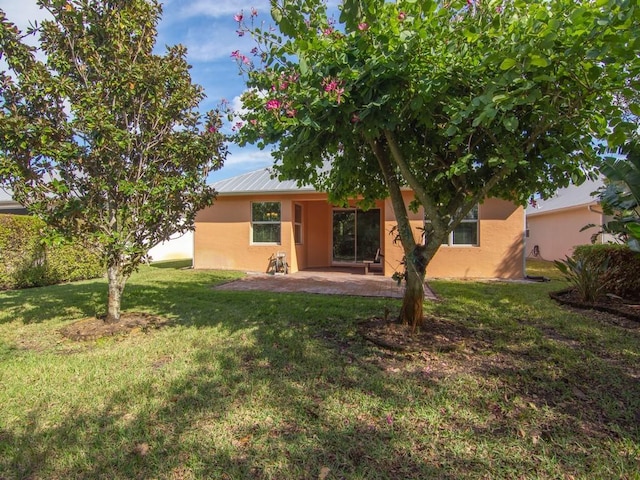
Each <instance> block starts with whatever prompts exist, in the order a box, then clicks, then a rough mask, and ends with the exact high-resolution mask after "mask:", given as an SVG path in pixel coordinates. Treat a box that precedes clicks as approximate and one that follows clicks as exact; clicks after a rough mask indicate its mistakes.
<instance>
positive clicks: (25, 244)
mask: <svg viewBox="0 0 640 480" xmlns="http://www.w3.org/2000/svg"><path fill="white" fill-rule="evenodd" d="M44 229H45V224H44V223H43V222H42V221H41V220H39V219H37V218H35V217H30V216H22V215H0V289H8V288H26V287H38V286H43V285H52V284H55V283H61V282H71V281H76V280H83V279H87V278H96V277H99V276H100V275H102V273H103V272H104V268H103V266H102V264H101V262H100V258H99V257H98V256H97V255H96V254H95V253H93V252H90V251H89V250H87V249H86V248H84V247H82V246H79V245H77V244H70V243H67V244H62V245H45V243H44V241H43V240H44V235H43V232H44Z"/></svg>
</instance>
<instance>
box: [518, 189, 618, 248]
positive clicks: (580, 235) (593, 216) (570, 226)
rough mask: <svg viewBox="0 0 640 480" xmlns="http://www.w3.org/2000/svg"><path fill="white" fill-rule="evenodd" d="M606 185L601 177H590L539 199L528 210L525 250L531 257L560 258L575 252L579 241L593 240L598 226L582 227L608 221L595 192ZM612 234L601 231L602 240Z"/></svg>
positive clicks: (579, 243)
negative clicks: (590, 178) (604, 233)
mask: <svg viewBox="0 0 640 480" xmlns="http://www.w3.org/2000/svg"><path fill="white" fill-rule="evenodd" d="M603 185H604V181H603V180H602V179H598V180H595V181H591V180H587V181H586V182H584V183H583V184H582V185H570V186H569V187H566V188H561V189H559V190H558V191H557V192H556V194H555V195H554V196H553V197H551V198H549V199H547V200H537V201H536V202H535V204H534V205H530V206H529V207H527V210H526V218H527V235H526V237H527V238H526V245H527V246H526V251H527V256H528V257H529V258H532V257H538V258H541V259H544V260H561V259H564V258H565V257H566V256H571V255H572V254H573V249H574V248H575V247H576V246H578V245H585V244H590V243H591V237H592V235H593V234H594V233H596V232H598V228H589V229H587V230H584V231H581V230H582V229H583V228H584V227H585V226H586V225H590V224H593V225H598V226H599V225H602V224H603V223H606V221H607V220H606V219H605V216H604V214H603V213H602V209H601V208H600V204H599V201H598V198H597V196H594V195H592V194H593V193H594V192H595V191H596V190H598V189H599V188H600V187H602V186H603ZM609 240H610V237H609V236H606V235H603V234H601V235H600V236H599V238H598V242H599V243H606V242H607V241H609Z"/></svg>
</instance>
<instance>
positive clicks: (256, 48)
mask: <svg viewBox="0 0 640 480" xmlns="http://www.w3.org/2000/svg"><path fill="white" fill-rule="evenodd" d="M257 54H258V47H253V48H252V49H251V55H257Z"/></svg>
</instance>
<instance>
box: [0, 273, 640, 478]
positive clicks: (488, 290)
mask: <svg viewBox="0 0 640 480" xmlns="http://www.w3.org/2000/svg"><path fill="white" fill-rule="evenodd" d="M181 266H182V265H180V264H163V265H156V266H147V267H144V268H142V269H141V270H140V272H139V273H137V274H135V275H134V276H133V277H132V278H131V280H130V281H129V283H128V285H127V288H126V290H125V297H124V304H123V307H124V309H125V310H128V311H139V312H148V313H150V314H154V315H160V316H163V317H165V318H168V319H169V320H170V323H169V325H167V326H164V327H162V328H159V329H155V330H150V331H142V330H140V331H135V332H133V333H132V334H130V335H128V336H121V337H115V338H107V339H101V340H97V341H91V342H73V341H70V340H66V339H64V338H63V337H62V336H61V335H60V334H59V330H60V329H61V328H62V327H64V326H65V325H68V324H69V323H71V322H73V321H75V320H78V319H81V318H83V317H87V316H92V315H95V314H99V313H103V312H104V306H103V304H104V303H105V290H106V287H105V282H104V280H95V281H86V282H78V283H74V284H68V285H58V286H53V287H46V288H37V289H31V290H24V291H8V292H0V478H1V479H3V480H5V479H7V480H8V479H22V478H29V479H69V478H91V479H94V478H105V479H116V478H118V479H120V478H122V479H124V478H145V479H146V478H161V479H190V478H193V479H202V478H213V479H236V478H238V479H241V478H251V479H253V478H255V479H267V478H277V479H289V478H296V479H298V478H308V479H338V478H345V479H404V478H423V479H430V478H436V479H437V478H442V479H466V478H469V479H472V478H473V479H475V478H491V479H496V478H498V479H502V478H504V479H513V478H525V479H529V478H531V479H563V478H566V479H594V478H623V479H624V478H627V479H638V478H640V473H639V472H640V380H639V373H640V372H639V370H640V362H639V360H640V325H639V326H638V327H635V326H633V325H632V326H628V325H627V326H621V325H616V324H614V323H611V322H610V321H608V317H606V316H604V315H600V316H597V317H593V318H592V317H590V316H588V315H586V314H581V313H576V312H574V311H570V310H567V309H565V308H563V307H560V306H558V305H557V304H555V303H554V302H553V301H551V300H550V299H549V297H548V292H549V291H552V290H559V289H560V288H562V287H564V286H565V284H564V283H563V282H562V281H561V280H560V279H559V278H558V277H557V276H556V277H554V279H553V280H552V281H551V282H548V283H498V282H462V281H460V282H456V281H434V282H431V287H432V288H433V290H434V291H435V292H436V293H437V294H438V295H439V296H440V298H441V301H439V302H432V303H428V304H426V306H425V310H426V313H427V314H428V315H429V316H432V317H434V318H439V319H441V321H446V322H450V324H451V325H452V327H453V326H455V327H456V328H460V329H464V331H466V332H468V336H467V338H465V339H462V340H460V339H457V340H456V341H455V342H454V341H452V342H451V346H450V348H442V345H443V343H439V347H438V348H432V349H426V350H424V351H422V352H418V353H411V354H407V353H404V354H402V353H393V352H390V351H384V350H381V349H380V348H378V347H376V346H374V345H373V344H370V343H368V342H366V341H365V340H363V339H362V337H361V336H360V335H359V334H358V323H359V322H361V321H363V320H366V319H368V318H371V317H374V316H382V315H384V311H385V309H389V310H391V312H394V313H397V311H398V309H399V307H400V303H399V301H398V300H389V299H375V298H356V297H340V296H323V295H310V294H276V293H256V292H230V291H217V290H213V289H212V286H214V285H216V284H218V283H220V282H226V281H229V280H230V279H233V278H235V277H237V276H238V275H239V274H237V273H233V272H217V271H193V270H188V269H182V268H180V267H181ZM159 267H163V268H159ZM533 267H534V266H533V265H532V268H533ZM545 272H546V273H545ZM548 272H552V270H548V266H545V265H544V264H540V265H536V266H535V272H530V273H531V274H533V275H546V274H547V273H548ZM550 275H554V274H553V273H550ZM444 340H445V344H446V339H444Z"/></svg>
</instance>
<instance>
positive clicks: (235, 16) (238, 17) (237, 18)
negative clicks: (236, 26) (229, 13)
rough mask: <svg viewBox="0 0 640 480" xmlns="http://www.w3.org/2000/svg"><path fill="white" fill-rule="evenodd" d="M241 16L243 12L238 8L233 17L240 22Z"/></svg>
mask: <svg viewBox="0 0 640 480" xmlns="http://www.w3.org/2000/svg"><path fill="white" fill-rule="evenodd" d="M243 18H244V12H243V11H242V10H240V13H236V14H235V15H234V16H233V19H234V20H235V21H236V22H238V23H240V22H241V21H242V19H243Z"/></svg>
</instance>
